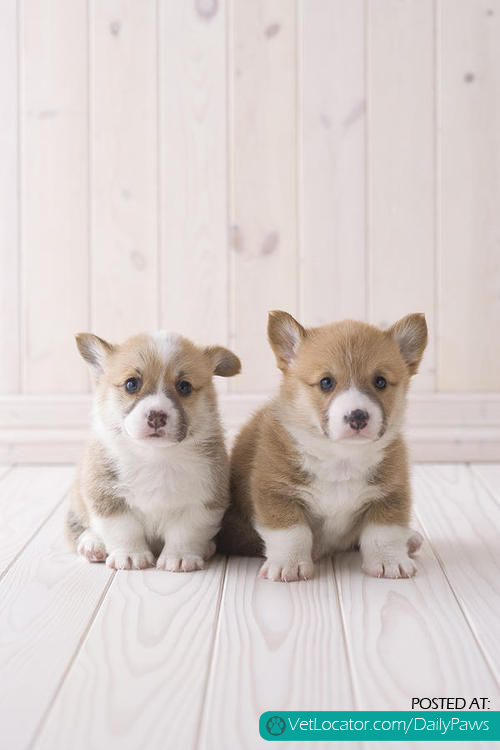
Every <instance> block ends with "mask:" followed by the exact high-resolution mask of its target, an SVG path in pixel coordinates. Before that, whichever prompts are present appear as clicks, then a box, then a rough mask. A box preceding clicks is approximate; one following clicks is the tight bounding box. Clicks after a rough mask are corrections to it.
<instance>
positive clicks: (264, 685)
mask: <svg viewBox="0 0 500 750" xmlns="http://www.w3.org/2000/svg"><path fill="white" fill-rule="evenodd" d="M261 564H262V560H256V559H255V558H254V559H249V558H242V557H231V558H229V561H228V569H227V574H226V583H225V588H224V595H223V599H222V604H221V611H220V617H219V627H218V632H217V639H216V642H215V649H214V657H213V664H212V670H211V676H210V681H209V683H208V690H207V697H206V700H205V707H204V714H203V720H202V724H201V734H200V736H201V737H202V738H203V744H202V747H206V748H217V747H221V748H224V749H225V748H228V750H229V748H238V749H239V750H256V748H264V747H266V745H267V742H266V740H263V739H262V738H261V737H260V736H259V716H260V714H261V713H263V712H264V711H269V710H275V709H276V710H280V709H281V710H283V711H299V710H300V711H309V710H311V711H312V710H316V711H321V710H325V711H326V710H329V709H331V708H332V706H333V707H335V709H336V710H338V711H342V710H346V711H347V710H353V708H354V706H353V696H352V685H351V679H350V675H349V669H348V664H347V654H346V651H345V643H344V637H343V632H342V630H343V628H342V619H341V614H340V609H339V603H338V598H337V591H336V587H335V579H334V576H333V568H332V563H331V560H326V559H325V560H322V561H321V562H320V563H319V564H318V565H317V566H316V571H315V576H314V578H313V579H312V580H311V581H307V582H306V583H304V582H303V581H302V582H297V583H288V584H281V583H273V582H270V581H264V580H262V579H261V578H258V571H259V567H260V566H261ZM333 675H334V678H332V676H333ZM224 717H226V719H224ZM222 725H223V726H224V734H223V735H221V732H220V727H221V726H222ZM342 744H343V743H341V746H342ZM348 744H351V743H348ZM280 746H281V747H289V748H292V747H294V746H295V743H294V742H290V743H280ZM302 746H303V747H308V748H313V747H314V746H316V747H318V748H319V747H322V748H324V747H326V743H316V742H311V743H309V742H306V743H301V747H302ZM352 747H353V749H354V748H357V747H359V745H358V743H352Z"/></svg>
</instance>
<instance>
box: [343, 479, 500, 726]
mask: <svg viewBox="0 0 500 750" xmlns="http://www.w3.org/2000/svg"><path fill="white" fill-rule="evenodd" d="M424 503H425V498H424V497H422V495H421V493H420V491H419V488H417V508H419V507H421V505H423V504H424ZM447 542H448V544H450V539H449V538H448V540H447ZM417 564H418V573H417V575H416V577H415V578H413V579H411V580H396V581H391V580H388V579H375V578H370V577H369V576H365V575H363V574H362V573H361V570H360V567H361V559H360V555H359V553H357V552H356V553H354V552H353V553H346V554H343V555H339V556H338V557H337V559H336V561H335V571H336V575H337V578H338V581H339V585H340V591H341V603H342V610H343V615H344V620H345V629H346V633H347V646H348V649H349V653H350V664H351V667H352V671H353V680H354V685H355V694H356V697H357V707H358V708H359V709H360V710H370V711H378V710H399V711H402V710H406V711H409V710H411V699H412V698H413V697H418V696H451V695H460V696H462V697H464V698H467V699H472V698H474V697H475V696H478V695H480V696H487V697H490V698H491V701H492V703H491V708H492V709H493V708H497V709H498V707H499V706H500V695H499V692H498V685H497V683H496V681H495V679H494V678H493V676H492V674H491V671H490V669H489V666H488V664H487V663H486V661H485V659H484V657H483V654H482V652H481V650H480V648H479V646H478V644H477V641H476V640H475V638H474V636H473V635H472V633H471V631H470V629H469V626H468V624H467V621H466V620H465V618H464V615H463V613H462V610H461V608H460V607H459V605H458V603H457V601H456V599H455V596H454V593H453V591H452V590H451V589H450V585H449V583H448V581H447V579H446V577H445V575H444V574H443V571H442V570H441V567H440V565H439V563H438V561H437V559H436V558H435V556H434V554H433V553H432V550H431V548H430V547H429V544H428V543H427V542H425V544H424V546H423V549H422V552H421V553H420V554H419V555H418V559H417Z"/></svg>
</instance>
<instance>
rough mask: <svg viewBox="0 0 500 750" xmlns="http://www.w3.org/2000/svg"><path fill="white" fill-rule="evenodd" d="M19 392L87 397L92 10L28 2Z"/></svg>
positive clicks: (24, 6)
mask: <svg viewBox="0 0 500 750" xmlns="http://www.w3.org/2000/svg"><path fill="white" fill-rule="evenodd" d="M20 13H21V42H20V54H21V79H22V80H21V116H20V119H21V155H22V178H21V188H22V189H21V200H22V229H21V240H22V241H21V253H22V302H23V342H22V346H23V358H24V359H23V389H24V391H25V392H28V393H55V392H57V393H75V392H80V391H85V390H86V389H87V384H88V381H87V373H86V371H85V369H84V368H83V367H82V366H81V363H80V361H79V358H78V355H77V353H76V348H75V346H74V341H73V334H74V333H76V332H77V331H79V330H82V329H86V328H87V326H88V322H89V318H88V311H89V310H88V201H87V191H88V165H87V155H88V154H87V151H88V149H87V135H88V127H87V117H88V112H87V61H88V60H87V3H86V0H75V1H74V2H71V3H68V2H66V0H23V1H22V2H21V3H20Z"/></svg>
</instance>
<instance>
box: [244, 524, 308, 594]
mask: <svg viewBox="0 0 500 750" xmlns="http://www.w3.org/2000/svg"><path fill="white" fill-rule="evenodd" d="M257 531H258V532H259V534H260V536H261V537H262V539H263V540H264V544H265V550H266V561H265V562H264V564H263V566H262V568H261V569H260V573H259V575H260V577H261V578H267V579H269V580H270V581H284V582H285V583H286V582H288V581H300V580H304V581H307V579H308V578H312V576H313V573H314V563H313V561H312V544H313V537H312V531H311V529H310V527H309V526H308V525H307V524H306V523H305V522H304V523H297V524H294V525H292V526H289V527H288V528H282V529H272V528H269V527H266V526H263V525H262V524H258V525H257Z"/></svg>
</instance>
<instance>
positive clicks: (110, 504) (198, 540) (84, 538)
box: [67, 332, 240, 571]
mask: <svg viewBox="0 0 500 750" xmlns="http://www.w3.org/2000/svg"><path fill="white" fill-rule="evenodd" d="M76 340H77V345H78V348H79V350H80V353H81V355H82V357H83V358H84V359H85V360H86V361H87V362H88V363H89V364H90V365H91V367H92V369H93V371H94V373H95V374H96V376H97V388H96V394H95V400H94V414H93V435H92V439H91V440H90V442H89V444H88V446H87V449H86V451H85V454H84V457H83V460H82V462H81V465H80V469H79V472H78V476H77V480H76V483H75V486H74V489H73V493H72V499H71V508H70V510H69V513H68V517H67V531H68V535H69V537H70V540H71V541H72V543H73V545H74V547H75V548H76V549H77V551H78V552H79V553H80V554H81V555H83V556H84V557H86V558H87V559H88V560H90V561H92V562H99V561H103V560H106V563H107V565H109V567H111V568H117V569H132V568H134V569H135V568H144V567H147V566H149V565H153V564H154V561H155V556H156V554H159V557H158V559H157V561H156V566H157V567H158V568H161V569H163V570H171V571H191V570H199V569H201V568H203V567H204V564H205V561H206V560H207V559H208V558H209V557H210V556H211V555H212V554H213V552H214V551H215V545H214V543H213V541H212V540H213V538H214V536H215V534H216V533H217V531H218V530H219V528H220V523H221V519H222V516H223V513H224V510H225V509H226V506H227V504H228V500H229V486H228V485H229V462H228V457H227V453H226V449H225V446H224V438H223V433H222V428H221V424H220V419H219V413H218V408H217V398H216V393H215V389H214V386H213V383H212V376H213V375H222V376H223V377H229V376H231V375H235V374H236V373H238V372H239V371H240V361H239V359H238V357H236V356H235V355H234V354H233V353H232V352H230V351H229V350H228V349H224V348H223V347H220V346H214V347H207V348H199V347H197V346H195V345H194V344H192V343H191V342H190V341H188V340H187V339H185V338H183V337H182V336H178V335H177V334H172V333H170V334H169V333H165V332H159V333H157V334H155V335H151V336H150V335H140V336H135V337H134V338H131V339H129V340H128V341H126V342H125V343H124V344H122V345H121V346H112V345H111V344H108V343H107V342H106V341H103V340H102V339H100V338H98V337H97V336H94V335H92V334H90V333H82V334H79V335H78V336H77V337H76Z"/></svg>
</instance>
